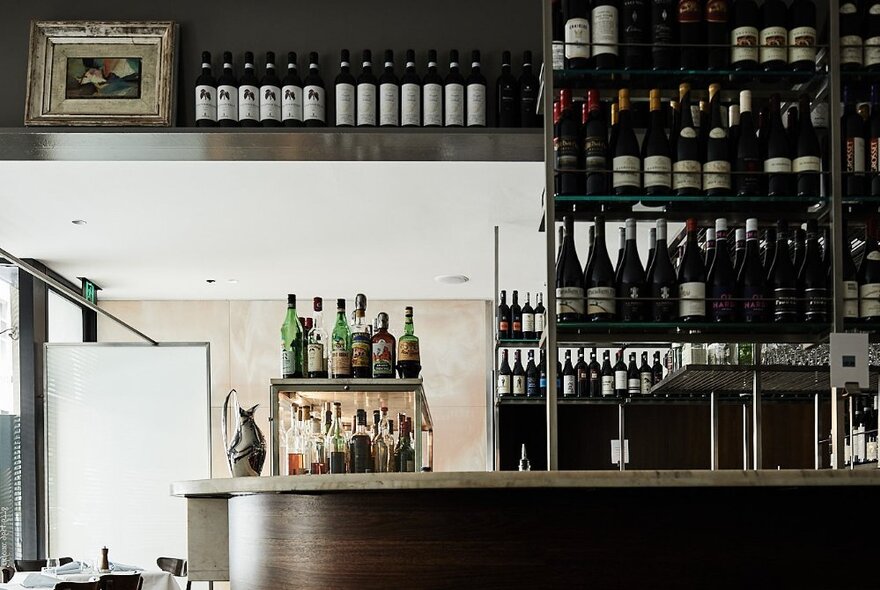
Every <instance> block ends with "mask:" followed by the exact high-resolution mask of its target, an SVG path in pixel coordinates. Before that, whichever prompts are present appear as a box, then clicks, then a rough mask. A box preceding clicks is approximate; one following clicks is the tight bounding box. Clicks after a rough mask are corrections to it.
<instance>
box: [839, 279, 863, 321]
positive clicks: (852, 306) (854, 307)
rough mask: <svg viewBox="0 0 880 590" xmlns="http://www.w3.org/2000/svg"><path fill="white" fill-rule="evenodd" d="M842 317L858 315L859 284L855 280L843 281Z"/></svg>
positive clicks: (855, 316)
mask: <svg viewBox="0 0 880 590" xmlns="http://www.w3.org/2000/svg"><path fill="white" fill-rule="evenodd" d="M843 317H845V318H857V317H859V284H858V283H857V282H856V281H843Z"/></svg>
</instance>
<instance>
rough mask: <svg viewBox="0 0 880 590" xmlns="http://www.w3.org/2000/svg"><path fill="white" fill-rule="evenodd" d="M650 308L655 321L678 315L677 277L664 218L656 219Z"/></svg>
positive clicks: (668, 319)
mask: <svg viewBox="0 0 880 590" xmlns="http://www.w3.org/2000/svg"><path fill="white" fill-rule="evenodd" d="M650 289H651V299H652V303H651V308H652V314H651V315H652V319H653V320H654V321H655V322H671V321H673V320H674V319H675V318H676V317H678V309H677V304H676V302H675V295H676V293H677V291H678V279H677V277H676V276H675V269H674V268H673V267H672V260H670V258H669V248H668V247H667V245H666V220H665V219H658V220H657V245H656V246H655V247H654V264H653V266H652V267H651V284H650Z"/></svg>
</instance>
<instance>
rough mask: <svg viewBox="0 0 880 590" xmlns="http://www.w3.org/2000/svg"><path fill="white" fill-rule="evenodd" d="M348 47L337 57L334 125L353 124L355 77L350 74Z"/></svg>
mask: <svg viewBox="0 0 880 590" xmlns="http://www.w3.org/2000/svg"><path fill="white" fill-rule="evenodd" d="M350 59H351V58H350V54H349V52H348V49H343V50H342V52H341V55H340V58H339V75H338V76H336V82H335V84H336V126H337V127H354V125H355V110H356V109H355V84H356V82H355V79H354V76H352V75H351V61H350Z"/></svg>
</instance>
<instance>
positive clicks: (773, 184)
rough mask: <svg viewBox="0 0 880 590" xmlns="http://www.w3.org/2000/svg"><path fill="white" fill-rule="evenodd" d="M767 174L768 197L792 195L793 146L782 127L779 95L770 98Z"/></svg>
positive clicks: (765, 167)
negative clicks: (790, 144)
mask: <svg viewBox="0 0 880 590" xmlns="http://www.w3.org/2000/svg"><path fill="white" fill-rule="evenodd" d="M764 172H765V173H767V175H768V176H767V195H768V196H771V197H774V196H790V195H791V183H790V180H791V146H789V144H788V138H787V137H786V136H785V129H784V128H783V126H782V114H781V113H780V111H779V95H778V94H774V95H773V96H771V97H770V131H769V134H768V136H767V157H766V159H765V160H764Z"/></svg>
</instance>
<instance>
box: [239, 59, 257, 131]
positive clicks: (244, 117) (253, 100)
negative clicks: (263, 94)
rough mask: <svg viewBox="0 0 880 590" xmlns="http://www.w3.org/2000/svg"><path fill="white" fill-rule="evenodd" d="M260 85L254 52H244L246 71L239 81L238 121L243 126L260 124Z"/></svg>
mask: <svg viewBox="0 0 880 590" xmlns="http://www.w3.org/2000/svg"><path fill="white" fill-rule="evenodd" d="M259 85H260V82H259V80H257V75H256V73H254V54H253V53H252V52H250V51H246V52H245V54H244V73H243V74H242V75H241V79H240V80H239V81H238V123H239V125H241V126H242V127H259V126H260V98H259V96H260V89H259V88H258V86H259Z"/></svg>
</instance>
